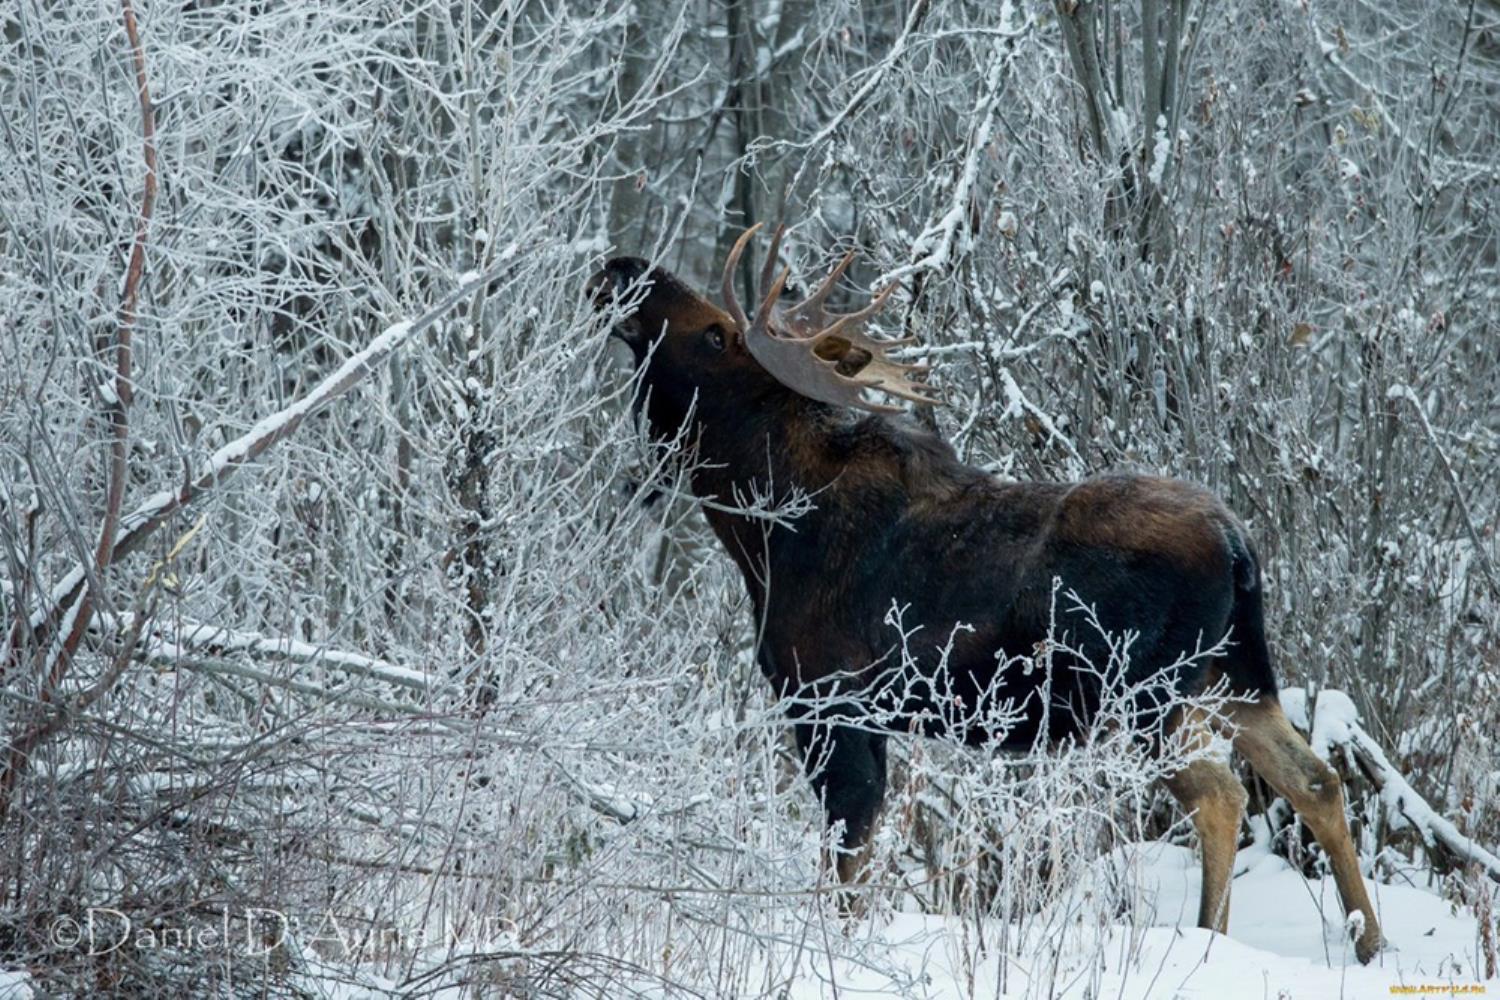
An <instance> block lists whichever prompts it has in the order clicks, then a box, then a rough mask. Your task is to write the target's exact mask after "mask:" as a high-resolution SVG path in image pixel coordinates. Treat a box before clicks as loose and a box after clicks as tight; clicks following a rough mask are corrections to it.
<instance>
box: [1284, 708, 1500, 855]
mask: <svg viewBox="0 0 1500 1000" xmlns="http://www.w3.org/2000/svg"><path fill="white" fill-rule="evenodd" d="M1281 707H1282V710H1283V711H1285V712H1286V714H1287V718H1288V719H1290V720H1291V722H1292V725H1294V726H1296V727H1297V728H1298V729H1300V730H1302V731H1303V732H1305V733H1309V737H1308V739H1309V741H1310V742H1311V743H1312V748H1313V752H1315V753H1316V754H1317V755H1318V756H1319V757H1321V758H1323V759H1324V760H1326V761H1329V763H1336V762H1335V761H1334V760H1333V754H1334V753H1335V752H1336V751H1337V752H1341V753H1342V754H1343V755H1344V759H1345V760H1346V761H1348V762H1350V763H1352V764H1354V765H1356V766H1357V767H1358V768H1359V771H1360V773H1361V774H1363V775H1364V776H1365V778H1366V779H1368V780H1369V782H1370V783H1371V784H1372V785H1374V786H1375V790H1376V791H1377V792H1378V793H1379V795H1380V801H1381V805H1382V807H1383V808H1384V812H1385V819H1386V822H1388V823H1389V824H1390V825H1391V827H1392V828H1393V829H1403V828H1406V829H1411V830H1415V831H1416V832H1417V834H1418V835H1419V836H1420V837H1421V838H1422V843H1423V844H1425V845H1426V846H1427V847H1428V848H1430V849H1432V850H1433V851H1435V852H1436V853H1438V854H1439V855H1441V856H1443V857H1445V858H1446V859H1447V860H1449V861H1450V862H1453V863H1455V864H1456V865H1465V864H1473V865H1477V866H1478V867H1480V868H1481V869H1483V870H1484V873H1485V874H1486V875H1488V876H1489V877H1490V878H1492V879H1494V880H1495V881H1497V882H1500V857H1496V856H1495V855H1494V854H1493V853H1491V852H1490V851H1488V850H1486V849H1485V848H1484V847H1482V846H1480V845H1479V844H1477V843H1475V841H1474V840H1473V839H1472V838H1470V837H1467V836H1465V835H1464V834H1463V832H1462V831H1460V830H1459V829H1458V827H1457V826H1455V825H1454V824H1453V822H1452V821H1451V820H1449V819H1448V818H1446V817H1445V816H1442V815H1440V814H1439V813H1438V812H1437V810H1435V809H1434V808H1433V807H1432V806H1431V805H1429V804H1428V803H1427V800H1426V799H1424V798H1422V796H1421V795H1419V794H1417V791H1416V789H1414V788H1412V787H1411V785H1410V784H1408V783H1407V780H1406V778H1405V777H1403V776H1402V774H1401V772H1400V771H1399V770H1398V769H1397V768H1396V766H1395V765H1394V764H1392V763H1391V762H1390V759H1389V758H1388V757H1386V755H1385V751H1384V750H1382V749H1381V748H1380V745H1379V744H1378V743H1376V742H1375V740H1374V738H1373V737H1371V736H1370V734H1369V733H1367V732H1365V729H1364V727H1363V726H1361V725H1360V724H1359V713H1358V711H1356V710H1355V708H1354V702H1352V701H1351V700H1350V699H1349V696H1348V695H1346V694H1345V693H1344V692H1342V691H1336V690H1332V689H1327V688H1325V689H1324V690H1322V691H1319V692H1318V693H1317V698H1316V700H1315V702H1314V708H1313V715H1312V721H1311V725H1309V721H1308V710H1307V709H1308V706H1307V692H1305V691H1302V690H1300V689H1289V690H1284V691H1282V692H1281Z"/></svg>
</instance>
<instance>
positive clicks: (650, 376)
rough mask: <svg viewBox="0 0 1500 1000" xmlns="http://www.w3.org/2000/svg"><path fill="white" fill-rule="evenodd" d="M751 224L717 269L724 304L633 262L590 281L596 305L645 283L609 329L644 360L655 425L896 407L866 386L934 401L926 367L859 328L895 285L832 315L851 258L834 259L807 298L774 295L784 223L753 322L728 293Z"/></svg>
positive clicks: (780, 279)
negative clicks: (807, 405)
mask: <svg viewBox="0 0 1500 1000" xmlns="http://www.w3.org/2000/svg"><path fill="white" fill-rule="evenodd" d="M759 228H760V225H759V224H757V225H755V226H752V227H751V228H749V229H748V230H746V231H745V232H744V233H743V234H742V235H741V236H740V238H739V240H738V241H736V243H735V244H734V248H733V249H732V250H731V251H730V253H729V258H728V261H727V262H726V263H725V265H724V277H723V285H722V295H723V302H724V305H723V308H720V307H719V306H716V305H714V304H713V303H711V302H709V301H708V300H707V299H706V298H704V297H703V296H702V295H699V294H698V293H696V292H694V291H693V290H692V289H690V288H688V287H687V286H686V285H684V284H683V283H682V282H681V281H679V280H678V279H677V278H676V277H675V276H673V275H672V274H670V273H669V272H667V271H664V270H662V269H661V268H652V267H651V266H650V264H649V263H647V262H646V261H644V260H642V259H640V258H639V257H616V258H615V259H613V260H611V261H609V262H608V263H607V264H605V265H604V269H603V270H602V271H600V272H599V273H598V274H597V275H596V276H595V277H594V279H593V280H592V281H591V282H590V288H591V290H592V291H593V293H594V295H595V301H596V302H599V303H600V304H601V305H603V304H606V303H608V302H609V301H611V300H612V299H613V298H614V297H615V296H619V295H622V294H628V293H629V292H630V291H632V290H637V289H641V288H644V296H643V297H642V298H641V299H640V301H639V303H638V304H637V305H636V307H635V309H634V311H633V312H632V313H631V314H630V315H629V316H627V317H626V318H625V319H624V321H623V322H621V323H620V325H619V326H618V327H617V328H616V330H615V333H616V335H617V336H619V337H620V338H621V339H622V340H624V341H625V343H626V344H628V345H629V346H630V349H631V352H632V353H633V355H634V357H635V361H636V364H637V365H638V366H642V367H643V368H644V371H643V372H642V388H643V390H644V392H645V396H644V397H643V398H645V399H646V400H647V402H646V406H647V415H648V417H649V419H650V422H651V429H652V431H653V432H654V433H655V434H657V435H659V436H662V437H671V436H674V435H675V434H677V433H678V432H679V431H680V430H681V429H682V427H683V424H684V422H685V421H686V420H687V417H688V413H689V412H690V411H691V410H693V409H694V408H695V407H696V412H698V413H699V414H700V416H701V417H702V418H703V419H704V422H706V423H710V424H712V423H714V422H715V421H714V420H713V416H714V415H718V416H724V415H723V414H719V413H718V411H719V410H720V408H721V407H722V406H723V405H724V404H731V405H733V406H736V407H739V408H744V407H747V406H748V407H752V408H761V409H764V408H766V407H778V408H785V407H795V406H796V405H798V400H803V401H814V402H819V403H824V404H828V405H831V406H836V407H853V408H855V409H858V410H864V411H867V412H871V413H895V412H899V411H898V410H897V408H896V407H893V406H889V405H885V404H881V403H875V402H870V401H869V400H867V399H866V398H865V395H864V393H865V390H875V391H878V392H880V393H885V394H888V395H890V396H893V397H897V398H901V399H906V400H910V401H912V402H915V403H925V404H931V403H937V402H939V401H940V400H939V398H938V396H937V393H936V392H935V390H933V388H932V387H931V386H929V385H927V384H926V383H925V382H922V381H920V376H921V375H923V374H925V369H924V368H922V367H920V366H917V365H909V364H903V363H901V362H899V361H896V360H894V359H893V358H891V357H890V355H889V351H890V350H891V349H893V348H897V347H902V346H904V345H906V344H908V343H910V341H907V340H897V341H881V340H876V339H874V338H872V337H869V336H868V335H866V333H865V332H864V326H865V323H866V322H867V321H868V320H869V319H870V318H871V317H872V316H874V315H875V314H876V313H878V312H879V311H880V310H881V309H882V308H883V307H884V306H885V304H886V301H887V300H888V299H889V298H890V296H891V293H892V292H894V291H895V286H894V285H891V286H889V287H887V288H886V289H885V290H884V291H882V292H881V293H880V294H879V295H877V296H876V297H875V299H874V301H872V302H871V303H870V304H869V305H867V306H865V307H864V308H862V309H860V310H858V311H856V312H852V313H843V314H839V313H833V312H830V311H829V310H828V309H827V302H828V299H829V297H830V295H832V293H833V291H834V289H835V288H836V287H837V285H838V282H839V279H840V278H842V277H843V275H844V272H845V271H846V270H847V269H848V267H849V264H850V262H851V261H853V259H854V254H853V253H850V254H848V255H846V256H845V257H844V258H843V260H841V261H840V262H839V264H838V266H837V267H835V268H834V269H833V271H832V273H830V274H829V275H828V277H827V278H826V279H825V280H824V281H823V283H822V284H821V285H820V286H819V287H818V288H817V290H816V291H814V292H813V293H812V294H811V295H809V296H807V297H806V298H805V299H803V300H802V301H801V302H799V303H797V304H795V305H789V304H787V303H784V302H782V301H781V297H782V294H783V292H784V291H785V290H786V285H787V279H788V277H789V275H790V271H789V270H783V271H782V272H781V273H780V275H779V276H778V275H776V274H775V265H776V260H777V251H778V250H779V249H780V246H781V239H782V235H783V232H784V227H777V229H776V233H775V236H774V237H773V238H772V241H771V249H770V251H769V253H768V254H767V257H766V262H765V265H764V267H763V268H762V269H761V281H760V287H761V288H762V289H764V292H763V297H762V298H761V301H760V304H759V306H758V307H757V308H756V310H755V316H754V319H753V320H752V319H751V318H750V317H748V316H746V314H745V311H744V309H743V308H742V307H741V305H740V303H739V299H738V297H737V296H736V295H735V291H734V273H735V269H736V268H737V267H738V266H739V262H740V258H741V256H742V255H743V254H744V251H745V248H746V246H747V245H748V244H749V242H750V240H751V238H752V237H754V235H755V233H756V231H757V230H759Z"/></svg>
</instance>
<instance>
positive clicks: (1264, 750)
mask: <svg viewBox="0 0 1500 1000" xmlns="http://www.w3.org/2000/svg"><path fill="white" fill-rule="evenodd" d="M1231 718H1232V720H1233V721H1234V723H1235V725H1236V726H1237V727H1238V728H1239V731H1238V733H1237V734H1236V736H1235V738H1234V746H1235V749H1236V750H1238V751H1239V752H1240V753H1242V754H1244V755H1245V757H1246V759H1248V760H1249V761H1250V766H1251V767H1253V768H1255V770H1256V771H1257V772H1259V774H1260V776H1261V777H1263V778H1265V779H1266V781H1267V782H1268V783H1270V785H1271V787H1272V788H1274V789H1276V792H1277V794H1279V795H1281V796H1283V797H1284V798H1285V799H1286V800H1287V801H1288V802H1290V803H1291V804H1292V808H1293V809H1294V810H1296V812H1297V815H1299V816H1301V817H1302V821H1303V822H1304V823H1306V824H1307V826H1308V828H1309V829H1310V830H1312V832H1313V836H1314V837H1316V838H1317V840H1318V844H1319V845H1320V846H1321V847H1322V848H1323V852H1324V853H1325V854H1326V855H1328V862H1329V864H1330V865H1331V866H1332V868H1333V878H1334V881H1335V883H1337V885H1338V889H1339V900H1340V902H1342V903H1343V905H1344V912H1345V913H1351V914H1352V913H1355V912H1358V913H1360V914H1363V916H1364V927H1363V929H1362V930H1361V932H1360V935H1359V937H1358V939H1357V940H1356V941H1355V943H1354V954H1355V956H1356V957H1357V958H1358V959H1359V960H1360V962H1361V963H1367V962H1369V961H1370V959H1372V958H1374V957H1375V954H1376V952H1378V951H1379V950H1380V945H1381V937H1380V924H1379V922H1378V921H1377V920H1376V918H1375V907H1374V906H1372V905H1371V904H1370V897H1369V894H1368V893H1367V892H1366V891H1365V882H1364V878H1363V877H1362V876H1361V875H1360V872H1359V857H1358V855H1357V854H1356V853H1355V850H1354V840H1353V838H1352V837H1350V835H1349V824H1348V821H1347V820H1345V819H1344V790H1343V786H1342V783H1341V782H1340V781H1339V776H1338V774H1337V773H1336V772H1335V771H1334V770H1333V768H1331V767H1329V766H1328V765H1327V764H1325V763H1323V761H1321V760H1319V759H1318V755H1317V754H1315V753H1313V751H1312V747H1310V746H1308V745H1307V741H1306V740H1304V739H1303V738H1302V736H1301V735H1300V734H1299V733H1298V732H1297V730H1295V729H1293V728H1292V724H1291V723H1290V722H1288V721H1287V718H1286V715H1285V714H1284V713H1283V712H1282V711H1281V705H1280V703H1279V702H1278V701H1277V700H1276V698H1275V696H1271V697H1268V698H1264V699H1262V700H1261V701H1259V702H1256V703H1255V704H1251V705H1237V706H1235V707H1234V708H1233V709H1232V711H1231Z"/></svg>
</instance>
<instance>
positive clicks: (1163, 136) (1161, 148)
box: [1149, 115, 1172, 187]
mask: <svg viewBox="0 0 1500 1000" xmlns="http://www.w3.org/2000/svg"><path fill="white" fill-rule="evenodd" d="M1171 156H1172V140H1171V139H1169V138H1167V116H1166V115H1157V116H1156V133H1155V137H1154V142H1153V144H1152V147H1151V172H1150V174H1149V176H1150V178H1151V184H1152V186H1153V187H1161V180H1162V176H1163V174H1165V173H1166V170H1167V160H1169V159H1170V158H1171Z"/></svg>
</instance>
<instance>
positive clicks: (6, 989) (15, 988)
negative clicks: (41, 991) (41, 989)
mask: <svg viewBox="0 0 1500 1000" xmlns="http://www.w3.org/2000/svg"><path fill="white" fill-rule="evenodd" d="M34 996H36V993H35V991H33V990H32V988H31V977H30V976H28V975H27V974H26V973H25V972H20V971H10V970H5V969H0V1000H31V998H32V997H34Z"/></svg>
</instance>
